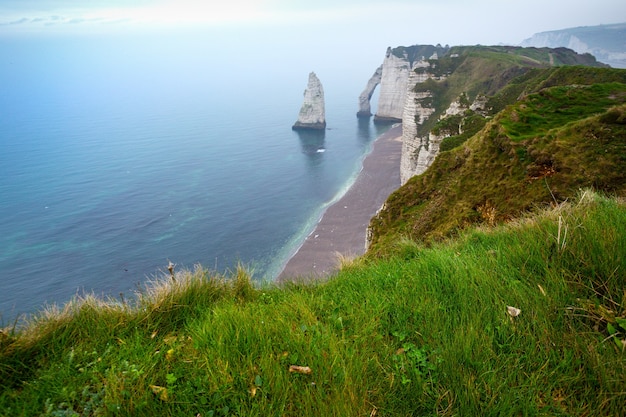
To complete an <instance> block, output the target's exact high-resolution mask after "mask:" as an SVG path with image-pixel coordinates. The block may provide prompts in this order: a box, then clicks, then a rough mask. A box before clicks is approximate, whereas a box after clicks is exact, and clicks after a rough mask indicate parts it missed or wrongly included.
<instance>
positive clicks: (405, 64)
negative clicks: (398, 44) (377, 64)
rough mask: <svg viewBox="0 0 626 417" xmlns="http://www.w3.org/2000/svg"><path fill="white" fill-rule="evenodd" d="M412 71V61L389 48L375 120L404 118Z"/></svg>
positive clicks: (383, 120)
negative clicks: (397, 54)
mask: <svg viewBox="0 0 626 417" xmlns="http://www.w3.org/2000/svg"><path fill="white" fill-rule="evenodd" d="M410 72H411V62H409V60H408V59H407V58H406V56H402V57H398V56H396V55H395V54H394V53H393V51H392V49H391V48H388V49H387V53H386V54H385V60H384V61H383V65H382V74H381V81H380V96H379V98H378V109H377V111H376V117H375V119H374V120H376V121H379V122H400V121H401V120H402V113H403V111H404V102H405V99H406V90H407V86H408V82H409V74H410Z"/></svg>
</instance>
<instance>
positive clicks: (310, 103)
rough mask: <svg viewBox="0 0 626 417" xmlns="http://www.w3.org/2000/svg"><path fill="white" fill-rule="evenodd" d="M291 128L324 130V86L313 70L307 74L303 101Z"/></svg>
mask: <svg viewBox="0 0 626 417" xmlns="http://www.w3.org/2000/svg"><path fill="white" fill-rule="evenodd" d="M292 129H293V130H324V129H326V114H325V110H324V88H323V87H322V83H321V82H320V80H319V78H317V76H316V75H315V73H314V72H312V73H310V74H309V83H308V85H307V87H306V90H304V102H303V103H302V108H300V114H299V115H298V121H297V122H296V123H295V124H294V125H293V126H292Z"/></svg>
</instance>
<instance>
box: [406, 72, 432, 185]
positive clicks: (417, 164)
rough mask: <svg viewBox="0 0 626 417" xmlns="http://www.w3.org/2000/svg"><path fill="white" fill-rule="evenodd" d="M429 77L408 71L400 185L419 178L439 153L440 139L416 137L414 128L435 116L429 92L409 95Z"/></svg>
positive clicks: (425, 73)
mask: <svg viewBox="0 0 626 417" xmlns="http://www.w3.org/2000/svg"><path fill="white" fill-rule="evenodd" d="M429 77H430V74H429V73H428V72H427V71H426V72H420V73H417V72H415V71H412V72H411V74H410V76H409V80H408V85H409V86H410V87H411V88H408V90H407V93H406V100H405V102H404V110H403V113H402V156H401V159H400V181H401V183H402V184H404V183H406V182H407V181H408V179H409V178H411V177H412V176H414V175H418V174H421V173H422V172H424V171H425V170H426V168H428V167H429V166H430V164H431V163H432V161H433V160H434V159H435V156H437V153H439V143H441V139H440V138H438V137H434V135H430V134H429V135H427V136H426V137H419V136H418V134H417V126H418V124H419V125H421V124H423V123H424V122H425V121H426V120H427V119H428V118H430V116H431V115H432V114H433V113H434V112H435V108H434V107H432V100H431V99H432V93H431V92H430V91H421V92H415V91H413V88H412V87H413V86H415V85H416V84H417V83H421V82H424V81H426V80H427V79H428V78H429Z"/></svg>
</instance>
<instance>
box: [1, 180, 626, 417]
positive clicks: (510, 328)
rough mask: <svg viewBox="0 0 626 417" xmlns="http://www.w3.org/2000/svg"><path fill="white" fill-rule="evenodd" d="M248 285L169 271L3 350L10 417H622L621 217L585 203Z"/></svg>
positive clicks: (240, 274) (62, 316) (613, 204)
mask: <svg viewBox="0 0 626 417" xmlns="http://www.w3.org/2000/svg"><path fill="white" fill-rule="evenodd" d="M398 249H399V250H398V251H397V252H396V254H395V255H393V256H390V257H388V258H385V259H384V260H379V261H376V262H367V261H366V260H359V261H357V262H355V263H353V264H351V265H346V266H345V267H344V268H343V270H342V271H341V272H340V273H339V274H338V275H337V276H336V277H335V278H334V279H332V280H329V281H328V282H325V283H318V284H310V285H290V286H287V287H285V288H275V287H271V288H268V287H266V288H255V287H253V286H252V285H251V283H250V281H249V279H248V276H247V274H246V273H245V272H244V271H242V270H239V271H237V272H236V273H235V274H234V276H233V277H232V278H231V279H230V280H223V279H220V278H218V277H214V276H211V275H210V274H209V273H207V271H205V270H202V269H200V268H199V269H197V270H196V271H195V272H183V273H179V274H176V275H175V277H174V279H172V278H171V277H169V276H166V277H164V278H163V281H161V282H158V283H155V284H154V286H152V287H150V288H148V289H147V290H145V292H143V293H142V294H141V295H140V296H139V298H138V301H137V302H136V303H135V302H130V301H113V300H110V301H108V302H104V301H100V300H97V299H95V298H91V297H90V298H87V299H85V300H78V301H76V302H74V303H72V304H70V305H68V306H66V307H65V308H63V309H62V310H60V311H53V312H49V313H44V314H42V315H40V316H39V317H37V318H35V319H33V320H32V321H31V322H30V324H29V325H28V327H26V328H24V329H21V330H15V331H11V330H10V329H5V330H4V331H3V333H2V335H1V339H0V380H2V387H1V389H0V410H1V413H2V414H3V415H11V416H30V415H43V416H96V415H134V416H153V415H201V416H227V415H271V416H283V415H286V416H302V415H321V416H325V415H328V416H329V415H344V416H357V415H376V416H384V415H394V416H396V415H397V416H400V415H441V416H452V415H563V416H565V415H607V416H608V415H619V414H620V413H621V412H622V411H623V395H624V394H623V391H624V386H626V385H625V384H626V361H625V360H624V343H626V341H625V339H626V299H625V298H624V291H623V273H622V271H624V270H625V268H626V257H624V256H623V254H624V253H626V206H625V205H624V202H623V201H618V200H615V199H607V198H604V197H601V196H599V195H597V194H594V193H592V192H589V191H586V192H583V193H582V194H581V195H580V196H579V198H578V199H577V200H576V201H573V200H572V202H570V203H564V204H560V205H559V206H557V207H555V208H552V209H549V210H547V211H544V212H542V213H541V214H540V215H537V216H534V217H529V218H525V219H523V220H520V221H517V222H513V223H509V224H508V225H506V226H503V227H498V228H493V229H472V230H469V231H467V232H466V233H464V234H462V235H461V236H460V237H459V238H458V239H457V240H454V241H450V242H447V243H445V244H434V245H432V246H431V247H428V248H427V247H424V246H421V245H419V244H416V243H413V242H409V241H405V242H402V244H401V245H399V246H398Z"/></svg>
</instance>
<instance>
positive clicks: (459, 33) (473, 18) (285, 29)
mask: <svg viewBox="0 0 626 417" xmlns="http://www.w3.org/2000/svg"><path fill="white" fill-rule="evenodd" d="M622 21H626V2H624V1H623V0H594V1H590V0H550V1H546V0H524V1H520V0H515V1H512V0H473V1H471V2H470V1H467V0H316V1H306V0H89V1H86V0H2V2H1V3H0V35H18V34H24V33H28V34H33V33H41V34H46V35H51V34H58V33H64V34H67V33H80V34H89V33H107V32H118V33H119V32H124V31H136V30H149V29H150V28H160V29H163V28H164V27H165V28H167V27H180V26H182V27H197V26H200V27H204V28H208V27H210V28H235V27H255V28H257V29H260V30H263V31H274V32H276V33H281V35H280V36H298V34H302V33H303V32H307V31H313V32H316V33H319V34H320V36H322V37H326V38H328V37H334V38H337V39H349V40H350V41H351V42H359V41H362V42H364V43H370V44H372V46H374V47H380V46H379V45H378V44H377V42H382V43H381V45H382V44H385V45H403V44H413V43H441V44H451V45H454V44H498V43H507V44H517V43H519V42H521V41H522V40H523V39H525V38H527V37H529V36H531V35H532V34H533V33H536V32H541V31H547V30H554V29H561V28H567V27H575V26H592V25H598V24H610V23H619V22H622ZM381 38H384V41H378V40H379V39H381Z"/></svg>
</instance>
